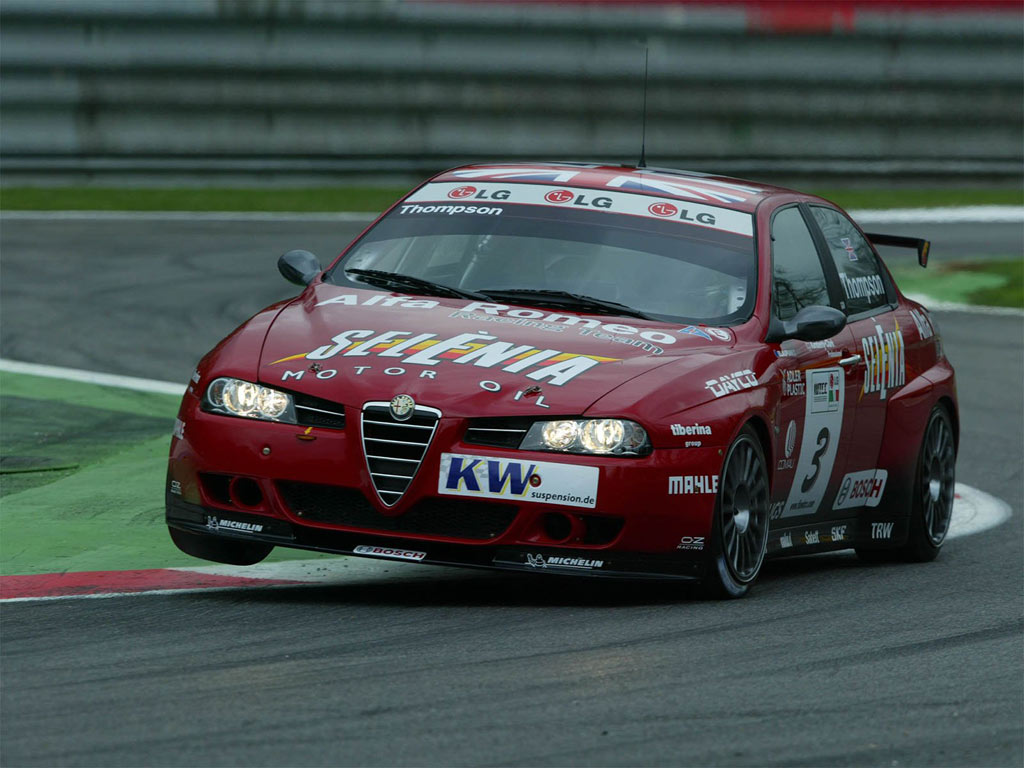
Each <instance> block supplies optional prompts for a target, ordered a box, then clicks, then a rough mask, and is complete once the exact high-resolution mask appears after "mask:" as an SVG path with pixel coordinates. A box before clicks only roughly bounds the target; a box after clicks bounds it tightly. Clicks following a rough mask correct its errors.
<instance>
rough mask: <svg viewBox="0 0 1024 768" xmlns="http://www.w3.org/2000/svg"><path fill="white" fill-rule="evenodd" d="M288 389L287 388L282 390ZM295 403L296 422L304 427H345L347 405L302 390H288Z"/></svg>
mask: <svg viewBox="0 0 1024 768" xmlns="http://www.w3.org/2000/svg"><path fill="white" fill-rule="evenodd" d="M282 391H286V390H282ZM288 394H289V395H291V396H292V401H293V402H294V403H295V422H296V423H297V424H298V425H299V426H302V427H324V428H327V429H344V428H345V406H343V405H342V404H341V403H334V402H331V401H330V400H324V399H323V398H321V397H313V396H312V395H306V394H303V393H301V392H288Z"/></svg>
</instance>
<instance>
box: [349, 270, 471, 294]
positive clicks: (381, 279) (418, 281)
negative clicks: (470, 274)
mask: <svg viewBox="0 0 1024 768" xmlns="http://www.w3.org/2000/svg"><path fill="white" fill-rule="evenodd" d="M345 274H347V275H358V276H359V277H361V278H363V279H364V280H365V281H366V282H368V283H372V284H373V285H378V286H381V287H382V288H399V289H408V290H411V291H418V292H419V293H422V294H425V295H427V296H452V297H454V298H457V299H477V300H480V299H483V300H485V301H486V300H487V297H486V296H484V295H483V294H480V293H473V291H464V290H462V289H461V288H452V287H451V286H450V285H442V284H441V283H434V282H431V281H430V280H424V279H423V278H420V277H413V276H412V275H402V274H399V273H398V272H387V271H385V270H383V269H358V268H356V267H349V268H348V269H346V270H345Z"/></svg>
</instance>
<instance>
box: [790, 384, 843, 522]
mask: <svg viewBox="0 0 1024 768" xmlns="http://www.w3.org/2000/svg"><path fill="white" fill-rule="evenodd" d="M806 377H807V378H806V386H805V387H804V390H805V393H806V394H805V395H804V399H805V404H804V427H803V433H802V439H801V442H800V453H799V457H798V459H797V462H796V472H794V474H793V477H794V479H793V485H792V486H790V488H789V496H788V497H787V498H786V504H785V507H784V508H783V511H782V517H796V516H798V515H813V514H814V513H815V512H817V511H818V507H819V506H821V501H822V497H824V495H825V491H826V490H827V489H828V484H829V480H830V479H831V477H832V469H833V468H834V467H835V463H836V449H837V448H838V445H839V436H840V435H841V434H842V431H843V414H844V411H845V407H844V406H845V399H846V397H845V392H846V390H845V387H846V381H845V376H844V373H843V369H842V368H817V369H812V370H808V371H807V372H806Z"/></svg>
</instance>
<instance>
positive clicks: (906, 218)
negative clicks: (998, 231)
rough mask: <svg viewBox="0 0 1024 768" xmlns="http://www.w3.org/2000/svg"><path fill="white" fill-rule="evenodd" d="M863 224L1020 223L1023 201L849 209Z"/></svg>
mask: <svg viewBox="0 0 1024 768" xmlns="http://www.w3.org/2000/svg"><path fill="white" fill-rule="evenodd" d="M849 214H850V215H851V216H852V217H853V218H854V219H856V220H857V221H858V222H860V223H861V224H1020V223H1024V205H967V206H955V207H954V206H950V207H945V208H887V209H878V210H859V211H856V210H855V211H849Z"/></svg>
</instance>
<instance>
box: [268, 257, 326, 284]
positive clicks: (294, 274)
mask: <svg viewBox="0 0 1024 768" xmlns="http://www.w3.org/2000/svg"><path fill="white" fill-rule="evenodd" d="M277 269H278V271H279V272H280V273H281V274H282V275H284V279H285V280H287V281H288V282H289V283H295V284H296V285H309V284H310V283H311V282H312V281H313V278H315V277H316V276H317V275H319V274H320V273H321V272H322V271H323V270H322V269H321V267H320V260H319V259H318V258H317V257H316V256H314V255H313V254H312V253H310V252H309V251H288V253H286V254H283V255H282V256H281V258H279V259H278V260H277Z"/></svg>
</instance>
